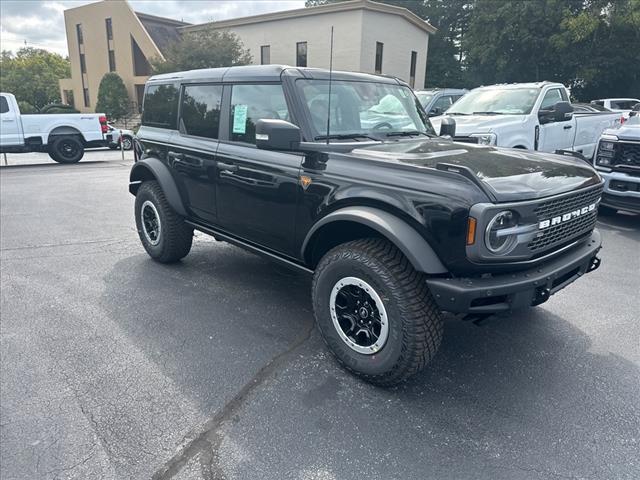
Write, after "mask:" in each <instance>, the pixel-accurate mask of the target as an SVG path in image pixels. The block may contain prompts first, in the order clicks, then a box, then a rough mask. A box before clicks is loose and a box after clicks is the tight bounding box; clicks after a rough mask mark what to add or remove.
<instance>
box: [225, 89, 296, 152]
mask: <svg viewBox="0 0 640 480" xmlns="http://www.w3.org/2000/svg"><path fill="white" fill-rule="evenodd" d="M269 118H271V119H279V120H286V121H287V122H290V121H291V118H290V116H289V109H288V108H287V101H286V100H285V97H284V92H283V90H282V85H280V84H262V85H257V84H256V85H247V84H242V85H234V86H233V89H232V90H231V119H230V122H229V123H230V129H231V136H230V138H231V140H233V141H234V142H246V143H252V144H255V143H256V121H257V120H260V119H269Z"/></svg>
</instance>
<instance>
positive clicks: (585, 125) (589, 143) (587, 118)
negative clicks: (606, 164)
mask: <svg viewBox="0 0 640 480" xmlns="http://www.w3.org/2000/svg"><path fill="white" fill-rule="evenodd" d="M574 119H575V122H576V135H575V138H574V141H573V149H574V150H580V151H582V154H583V155H584V156H585V157H586V158H591V157H592V156H593V154H594V151H595V146H596V144H597V143H598V139H599V138H600V135H602V132H603V131H604V130H606V129H607V128H613V127H616V126H618V125H619V123H620V114H619V113H608V112H598V113H576V114H574Z"/></svg>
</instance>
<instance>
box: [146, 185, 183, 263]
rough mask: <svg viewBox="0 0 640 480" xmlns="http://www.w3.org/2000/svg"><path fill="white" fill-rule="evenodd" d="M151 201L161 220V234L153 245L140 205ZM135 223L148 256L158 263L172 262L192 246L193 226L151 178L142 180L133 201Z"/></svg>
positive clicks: (181, 256)
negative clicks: (179, 213) (172, 206)
mask: <svg viewBox="0 0 640 480" xmlns="http://www.w3.org/2000/svg"><path fill="white" fill-rule="evenodd" d="M147 201H148V202H151V203H152V204H153V206H154V207H155V209H156V211H157V213H158V215H159V220H160V225H161V228H160V234H159V235H158V242H157V244H156V245H154V244H152V243H151V242H150V241H149V239H148V238H147V236H146V235H145V232H144V230H143V223H142V222H143V220H142V209H143V205H144V204H145V202H147ZM135 217H136V227H137V229H138V236H139V237H140V241H141V242H142V245H143V246H144V249H145V250H146V251H147V253H148V254H149V256H150V257H151V258H153V259H154V260H156V261H158V262H160V263H173V262H177V261H178V260H180V259H181V258H184V257H185V256H186V255H187V254H188V253H189V251H190V250H191V243H192V241H193V228H191V227H190V226H189V225H187V224H186V223H185V222H184V219H183V218H182V217H181V216H180V215H178V213H176V211H175V210H174V209H173V208H171V205H169V202H168V201H167V198H166V197H165V195H164V192H163V191H162V188H161V187H160V184H159V183H158V182H156V181H155V180H153V181H146V182H144V183H143V184H142V185H141V186H140V188H139V190H138V192H137V194H136V201H135Z"/></svg>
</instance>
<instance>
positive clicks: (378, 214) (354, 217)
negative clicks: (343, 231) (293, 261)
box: [301, 206, 448, 275]
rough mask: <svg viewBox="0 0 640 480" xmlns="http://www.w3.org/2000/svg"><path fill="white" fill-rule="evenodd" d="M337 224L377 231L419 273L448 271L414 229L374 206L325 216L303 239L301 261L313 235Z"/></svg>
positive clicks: (354, 207) (343, 209)
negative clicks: (338, 222) (358, 226)
mask: <svg viewBox="0 0 640 480" xmlns="http://www.w3.org/2000/svg"><path fill="white" fill-rule="evenodd" d="M336 221H349V222H355V223H360V224H362V225H365V226H367V227H369V228H372V229H373V230H376V231H377V232H378V233H380V234H381V235H382V236H384V237H386V238H387V239H388V240H389V241H390V242H391V243H393V244H394V245H395V246H396V247H398V248H399V249H400V251H401V252H402V253H403V254H404V255H405V257H407V259H408V260H409V262H411V264H412V265H413V268H415V269H416V270H417V271H419V272H424V273H427V274H433V275H435V274H442V273H447V272H448V270H447V268H446V267H445V266H444V265H443V264H442V262H441V261H440V259H439V258H438V256H437V255H436V253H435V251H434V250H433V248H431V245H429V243H428V242H427V241H426V240H425V239H424V237H422V235H420V234H419V233H418V232H417V231H416V229H415V228H413V227H412V226H411V225H409V224H408V223H407V222H405V221H404V220H402V219H401V218H398V217H397V216H396V215H394V214H392V213H389V212H386V211H384V210H380V209H378V208H373V207H358V206H352V207H345V208H341V209H339V210H336V211H335V212H332V213H330V214H328V215H326V216H324V217H322V218H321V219H320V220H318V222H316V223H315V225H313V227H311V229H310V230H309V232H308V233H307V236H306V238H305V239H304V242H303V244H302V252H301V253H302V258H306V256H305V254H306V253H307V249H308V248H309V246H310V242H311V239H312V238H313V236H314V234H315V233H316V232H318V231H319V230H320V229H321V228H322V227H323V226H325V225H328V224H329V223H332V222H336Z"/></svg>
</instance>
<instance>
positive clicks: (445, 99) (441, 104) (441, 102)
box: [431, 95, 451, 112]
mask: <svg viewBox="0 0 640 480" xmlns="http://www.w3.org/2000/svg"><path fill="white" fill-rule="evenodd" d="M450 106H451V97H449V96H447V95H445V96H442V97H440V98H439V99H437V100H436V101H435V103H434V104H433V107H431V110H435V109H436V108H439V109H440V111H441V112H444V111H445V110H446V109H447V108H449V107H450Z"/></svg>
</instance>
